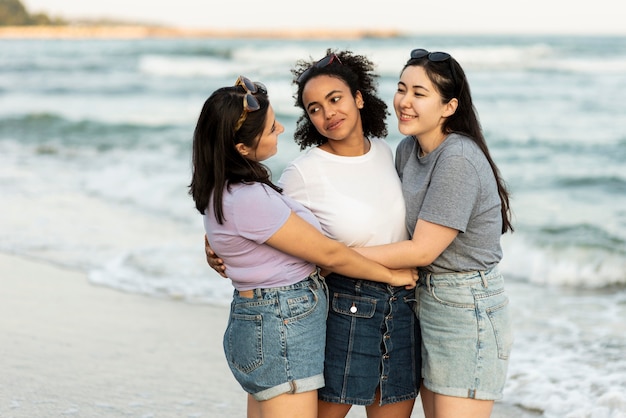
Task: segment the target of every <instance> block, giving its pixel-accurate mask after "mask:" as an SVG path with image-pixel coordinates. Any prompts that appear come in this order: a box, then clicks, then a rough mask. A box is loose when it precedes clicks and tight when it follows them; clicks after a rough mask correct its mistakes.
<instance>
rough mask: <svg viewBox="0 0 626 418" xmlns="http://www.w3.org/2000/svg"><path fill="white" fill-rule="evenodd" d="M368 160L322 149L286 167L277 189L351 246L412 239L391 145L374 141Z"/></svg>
mask: <svg viewBox="0 0 626 418" xmlns="http://www.w3.org/2000/svg"><path fill="white" fill-rule="evenodd" d="M370 142H371V148H370V150H369V152H368V153H367V154H365V155H361V156H357V157H344V156H338V155H334V154H331V153H329V152H326V151H323V150H321V149H319V148H318V147H314V148H311V149H309V150H307V151H306V152H305V153H304V154H302V155H300V156H299V157H297V158H296V159H294V160H293V161H292V162H291V163H289V164H288V165H287V167H286V168H285V170H284V171H283V174H282V176H281V177H280V179H279V180H278V185H279V186H280V187H282V188H283V189H284V193H285V194H286V195H288V196H290V197H291V198H293V199H295V200H296V201H298V202H300V203H301V204H302V205H303V206H305V207H306V208H308V209H309V210H311V212H313V214H314V215H315V216H316V217H317V219H318V220H319V222H320V224H321V225H322V230H323V231H324V233H325V234H326V235H327V236H328V237H330V238H333V239H335V240H338V241H341V242H343V243H344V244H346V245H348V246H350V247H365V246H370V245H381V244H389V243H392V242H397V241H402V240H405V239H408V237H409V234H408V232H407V229H406V227H405V210H406V209H405V205H404V198H403V197H402V188H401V184H400V179H399V178H398V174H397V172H396V169H395V166H394V162H393V153H392V151H391V148H390V147H389V145H388V144H387V143H386V142H385V141H383V140H381V139H379V138H374V139H371V140H370Z"/></svg>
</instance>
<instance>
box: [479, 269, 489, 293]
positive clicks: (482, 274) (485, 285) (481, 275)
mask: <svg viewBox="0 0 626 418" xmlns="http://www.w3.org/2000/svg"><path fill="white" fill-rule="evenodd" d="M479 273H480V278H481V279H482V281H483V287H484V288H485V289H486V288H488V287H489V284H487V278H486V277H485V272H484V271H482V270H480V271H479Z"/></svg>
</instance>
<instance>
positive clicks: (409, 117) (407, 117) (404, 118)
mask: <svg viewBox="0 0 626 418" xmlns="http://www.w3.org/2000/svg"><path fill="white" fill-rule="evenodd" d="M416 118H417V116H414V115H407V114H406V113H400V120H401V121H410V120H413V119H416Z"/></svg>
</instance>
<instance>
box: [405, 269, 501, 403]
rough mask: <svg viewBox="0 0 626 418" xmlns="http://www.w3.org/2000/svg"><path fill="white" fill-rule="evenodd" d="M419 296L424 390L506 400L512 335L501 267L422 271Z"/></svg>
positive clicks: (418, 289)
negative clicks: (480, 270)
mask: <svg viewBox="0 0 626 418" xmlns="http://www.w3.org/2000/svg"><path fill="white" fill-rule="evenodd" d="M417 294H418V296H419V298H418V300H419V303H418V304H417V310H416V314H417V316H418V318H419V321H420V326H421V331H422V377H423V378H424V386H425V387H427V388H428V389H429V390H430V391H432V392H435V393H439V394H442V395H448V396H456V397H461V398H471V399H482V400H498V399H501V398H502V389H503V388H504V382H505V379H506V373H507V367H508V362H509V354H510V351H511V346H512V343H513V335H512V331H511V320H510V314H509V299H508V297H507V295H506V293H505V291H504V279H503V278H502V275H501V274H500V272H499V271H498V268H497V267H494V268H492V269H491V270H487V271H484V272H479V271H474V272H467V273H450V274H448V273H437V274H431V273H427V272H422V271H420V278H419V281H418V287H417Z"/></svg>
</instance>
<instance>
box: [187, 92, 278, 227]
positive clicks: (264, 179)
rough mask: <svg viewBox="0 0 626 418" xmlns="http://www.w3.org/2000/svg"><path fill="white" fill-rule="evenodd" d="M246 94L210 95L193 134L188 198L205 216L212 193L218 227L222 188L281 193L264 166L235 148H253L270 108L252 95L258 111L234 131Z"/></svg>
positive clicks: (221, 217) (259, 95)
mask: <svg viewBox="0 0 626 418" xmlns="http://www.w3.org/2000/svg"><path fill="white" fill-rule="evenodd" d="M245 94H246V91H245V90H244V88H243V87H241V86H233V87H222V88H220V89H217V90H216V91H215V92H213V94H211V96H209V98H208V99H207V100H206V101H205V102H204V106H202V111H201V112H200V116H199V117H198V122H197V124H196V128H195V131H194V134H193V153H192V163H193V172H192V177H191V184H190V185H189V194H190V195H191V196H192V197H193V200H194V201H195V203H196V209H197V210H198V211H199V212H200V213H202V214H204V213H205V210H206V209H207V207H208V205H209V199H210V197H211V193H213V194H214V196H213V209H214V212H215V218H216V219H217V221H218V222H219V223H220V224H221V223H223V222H224V212H223V210H222V197H223V194H224V188H225V187H228V186H229V185H231V184H236V183H248V182H259V183H264V184H267V185H268V186H270V187H271V188H273V189H274V190H276V191H278V192H279V193H280V192H282V189H280V188H279V187H278V186H276V185H274V184H273V183H272V182H271V180H270V177H271V173H270V171H269V169H268V168H267V167H266V166H265V165H263V164H261V163H260V162H257V161H252V160H249V159H247V158H244V157H243V156H242V155H241V154H240V153H239V151H237V149H236V147H235V145H236V144H244V145H246V146H248V147H250V148H256V146H257V143H258V138H259V137H260V135H261V134H262V133H263V129H264V128H265V118H266V115H267V109H268V108H269V104H270V102H269V99H268V97H267V94H265V93H264V92H262V91H258V92H257V93H255V94H254V97H255V98H256V99H257V101H258V102H259V105H260V108H259V109H258V110H255V111H253V112H248V113H247V115H246V119H245V121H244V123H243V124H242V125H241V127H240V128H239V130H236V129H235V127H236V124H237V121H238V120H239V118H240V117H241V115H242V114H243V112H244V108H243V100H244V96H245Z"/></svg>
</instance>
